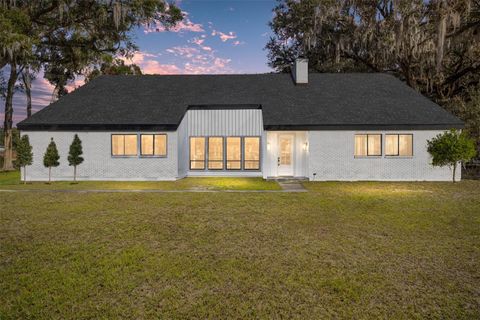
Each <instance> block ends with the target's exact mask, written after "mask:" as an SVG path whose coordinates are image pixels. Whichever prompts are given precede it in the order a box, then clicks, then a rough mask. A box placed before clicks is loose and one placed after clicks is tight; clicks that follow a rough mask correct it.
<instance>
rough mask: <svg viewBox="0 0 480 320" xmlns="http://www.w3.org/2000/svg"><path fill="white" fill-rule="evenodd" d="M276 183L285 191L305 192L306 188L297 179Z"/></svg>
mask: <svg viewBox="0 0 480 320" xmlns="http://www.w3.org/2000/svg"><path fill="white" fill-rule="evenodd" d="M278 184H279V185H280V187H282V190H283V191H285V192H307V189H305V188H304V187H303V185H302V184H301V183H300V182H299V181H297V180H291V181H289V180H287V181H278Z"/></svg>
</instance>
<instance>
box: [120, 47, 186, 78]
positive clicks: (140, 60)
mask: <svg viewBox="0 0 480 320" xmlns="http://www.w3.org/2000/svg"><path fill="white" fill-rule="evenodd" d="M158 56H159V55H155V54H151V53H148V52H142V51H138V52H135V54H134V55H133V57H132V58H131V59H125V58H122V59H123V60H125V61H127V62H130V63H135V64H136V65H138V66H139V67H140V68H141V69H142V72H143V73H144V74H178V73H180V69H179V68H178V67H177V66H176V65H174V64H162V63H160V62H158V61H157V60H154V58H158Z"/></svg>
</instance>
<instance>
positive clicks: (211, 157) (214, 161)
mask: <svg viewBox="0 0 480 320" xmlns="http://www.w3.org/2000/svg"><path fill="white" fill-rule="evenodd" d="M208 169H210V170H222V169H223V137H209V138H208Z"/></svg>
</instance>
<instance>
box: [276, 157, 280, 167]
mask: <svg viewBox="0 0 480 320" xmlns="http://www.w3.org/2000/svg"><path fill="white" fill-rule="evenodd" d="M277 166H280V157H278V158H277Z"/></svg>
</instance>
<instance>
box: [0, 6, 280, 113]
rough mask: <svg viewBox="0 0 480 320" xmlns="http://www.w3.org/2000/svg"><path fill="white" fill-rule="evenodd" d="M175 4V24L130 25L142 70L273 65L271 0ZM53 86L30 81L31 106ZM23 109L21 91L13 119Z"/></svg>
mask: <svg viewBox="0 0 480 320" xmlns="http://www.w3.org/2000/svg"><path fill="white" fill-rule="evenodd" d="M177 4H178V6H179V7H180V8H181V9H182V11H184V14H185V19H184V21H182V22H181V23H180V24H179V25H178V26H177V27H176V28H174V29H173V30H170V31H166V30H163V28H161V26H155V25H151V26H148V27H141V28H138V29H136V30H134V31H133V32H134V36H135V40H136V43H137V45H138V47H139V51H138V52H137V53H136V54H135V55H134V56H133V58H132V60H131V62H134V63H136V64H138V65H140V67H141V68H142V70H143V72H144V73H151V74H212V73H265V72H271V71H272V70H271V69H270V68H269V67H268V66H267V58H266V55H267V52H266V51H265V50H264V47H265V44H266V42H267V41H268V37H269V35H270V34H271V31H270V29H269V27H268V25H267V24H268V22H269V21H270V20H271V18H272V9H273V7H274V6H275V1H274V0H256V1H247V0H243V1H228V0H217V1H213V0H210V1H207V0H190V1H187V0H181V1H178V0H177ZM82 84H83V80H82V79H78V80H76V81H75V82H74V83H72V84H70V85H69V87H68V89H69V90H70V91H71V90H73V89H75V88H76V87H79V86H81V85H82ZM52 89H53V88H52V87H51V86H50V85H49V84H48V82H46V81H45V80H44V79H42V75H39V77H38V79H36V80H35V81H34V82H33V84H32V92H33V97H32V98H33V110H34V112H35V111H38V110H40V109H41V108H43V107H44V106H46V105H48V104H49V103H50V100H51V93H52ZM2 102H3V101H2ZM2 109H3V108H2ZM25 114H26V111H25V97H24V95H23V93H21V92H19V93H17V94H16V96H15V99H14V122H15V123H16V122H19V121H21V120H23V119H24V118H25ZM0 115H1V116H2V119H3V114H0Z"/></svg>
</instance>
